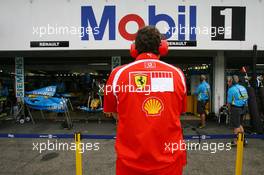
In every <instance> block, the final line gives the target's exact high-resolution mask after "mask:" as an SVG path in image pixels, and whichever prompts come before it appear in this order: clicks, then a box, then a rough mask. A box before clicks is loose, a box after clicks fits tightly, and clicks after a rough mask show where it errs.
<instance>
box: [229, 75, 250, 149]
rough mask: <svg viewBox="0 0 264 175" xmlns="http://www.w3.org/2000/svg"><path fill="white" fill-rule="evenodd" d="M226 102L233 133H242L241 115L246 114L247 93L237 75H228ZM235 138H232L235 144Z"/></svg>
mask: <svg viewBox="0 0 264 175" xmlns="http://www.w3.org/2000/svg"><path fill="white" fill-rule="evenodd" d="M228 86H229V89H228V92H227V103H228V107H229V110H230V113H231V116H230V123H231V126H232V127H234V134H238V133H244V128H243V126H242V121H243V116H244V115H245V114H246V109H247V105H248V93H247V90H246V88H245V87H244V86H242V85H240V84H239V78H238V76H237V75H233V76H232V77H228ZM236 143H237V139H234V141H233V142H232V145H233V146H235V145H236Z"/></svg>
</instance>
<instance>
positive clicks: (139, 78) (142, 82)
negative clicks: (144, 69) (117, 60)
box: [135, 74, 148, 89]
mask: <svg viewBox="0 0 264 175" xmlns="http://www.w3.org/2000/svg"><path fill="white" fill-rule="evenodd" d="M147 80H148V76H147V75H144V74H141V75H136V76H135V84H136V86H137V88H139V89H143V88H144V87H145V86H146V84H147Z"/></svg>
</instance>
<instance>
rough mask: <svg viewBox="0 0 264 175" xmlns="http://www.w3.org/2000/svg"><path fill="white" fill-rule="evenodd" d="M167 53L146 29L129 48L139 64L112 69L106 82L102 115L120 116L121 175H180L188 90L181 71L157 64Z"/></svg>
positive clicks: (153, 30) (118, 170)
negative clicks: (181, 120)
mask: <svg viewBox="0 0 264 175" xmlns="http://www.w3.org/2000/svg"><path fill="white" fill-rule="evenodd" d="M167 51H168V45H167V42H166V41H165V40H161V34H160V32H159V31H158V30H157V29H156V28H155V27H150V26H147V27H144V28H142V29H140V30H139V31H138V33H137V36H136V40H135V44H132V46H131V55H132V57H135V58H136V60H135V61H134V62H132V63H130V64H127V65H123V66H121V67H118V68H116V69H114V70H113V72H112V73H111V75H110V77H109V79H108V81H107V84H106V88H105V96H104V97H105V99H104V100H105V101H104V112H105V113H107V114H114V115H115V114H117V116H118V125H117V137H116V144H115V148H116V153H117V160H116V174H117V175H181V174H182V170H183V167H184V166H185V164H186V150H185V149H186V145H185V147H184V146H182V145H183V144H182V143H184V142H183V135H182V128H181V123H180V115H181V113H182V112H185V109H186V85H185V77H184V74H183V73H182V71H181V70H180V69H179V68H176V67H174V66H172V65H169V64H167V63H165V62H162V61H160V60H159V57H160V56H163V55H166V54H167Z"/></svg>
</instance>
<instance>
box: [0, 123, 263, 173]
mask: <svg viewBox="0 0 264 175" xmlns="http://www.w3.org/2000/svg"><path fill="white" fill-rule="evenodd" d="M196 125H197V121H183V123H182V126H183V127H184V134H185V135H190V134H196V133H197V132H196V131H195V129H194V128H195V126H196ZM75 131H81V132H82V133H84V134H98V135H100V134H106V135H108V134H115V131H116V127H115V124H114V122H109V121H106V122H102V124H98V123H97V122H89V123H85V122H81V123H74V128H73V129H72V130H65V129H62V128H61V127H60V123H54V122H48V121H37V123H36V124H35V125H32V124H31V123H26V124H24V125H19V124H16V123H14V122H4V123H1V124H0V133H39V134H40V133H41V134H52V133H53V134H61V133H69V134H70V133H74V132H75ZM198 131H199V132H200V133H201V134H230V133H231V132H232V130H231V129H230V128H228V127H227V126H224V125H223V126H218V125H217V124H216V123H215V122H210V123H208V124H207V127H206V128H205V129H202V130H198ZM48 141H49V143H54V145H55V144H56V143H57V145H58V144H59V143H61V144H62V143H63V144H68V146H70V145H71V144H73V143H74V141H73V140H71V139H58V140H56V139H6V138H1V139H0V150H1V152H0V160H1V161H0V175H74V174H75V152H74V151H72V150H62V147H61V148H60V149H61V150H58V148H57V150H51V149H52V147H50V150H48V149H47V148H46V150H41V153H40V144H41V143H42V145H43V144H48ZM188 142H189V143H197V141H192V142H191V141H186V143H188ZM220 142H221V143H223V144H226V143H228V142H230V140H206V141H205V140H204V141H202V143H201V145H206V144H207V145H209V144H210V143H214V144H215V143H220ZM83 143H84V144H85V145H88V149H87V150H86V151H85V152H84V153H83V155H82V157H83V174H89V175H114V174H115V150H114V140H83ZM33 144H35V147H34V145H33ZM36 144H38V149H37V146H36ZM54 147H55V146H54ZM98 147H99V150H97V149H98ZM211 147H212V146H211ZM190 148H192V149H193V150H189V151H188V163H187V166H186V167H185V169H184V175H232V174H235V158H236V148H231V150H229V151H227V150H224V151H219V150H218V151H216V152H215V151H214V149H207V150H206V149H205V150H203V151H201V150H194V147H189V149H190ZM54 149H55V148H54ZM65 149H66V147H65ZM213 152H215V153H213ZM263 157H264V140H252V139H251V140H249V144H248V146H247V147H246V148H245V149H244V163H243V174H244V175H253V174H254V175H262V174H264V166H263V161H264V158H263Z"/></svg>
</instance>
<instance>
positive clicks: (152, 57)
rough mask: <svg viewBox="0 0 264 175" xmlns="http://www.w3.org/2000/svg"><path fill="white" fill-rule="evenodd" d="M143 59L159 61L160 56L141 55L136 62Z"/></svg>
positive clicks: (152, 54) (151, 54)
mask: <svg viewBox="0 0 264 175" xmlns="http://www.w3.org/2000/svg"><path fill="white" fill-rule="evenodd" d="M142 59H156V60H158V59H159V56H158V55H156V54H154V53H150V52H148V53H141V54H140V55H138V56H137V58H136V60H142Z"/></svg>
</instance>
